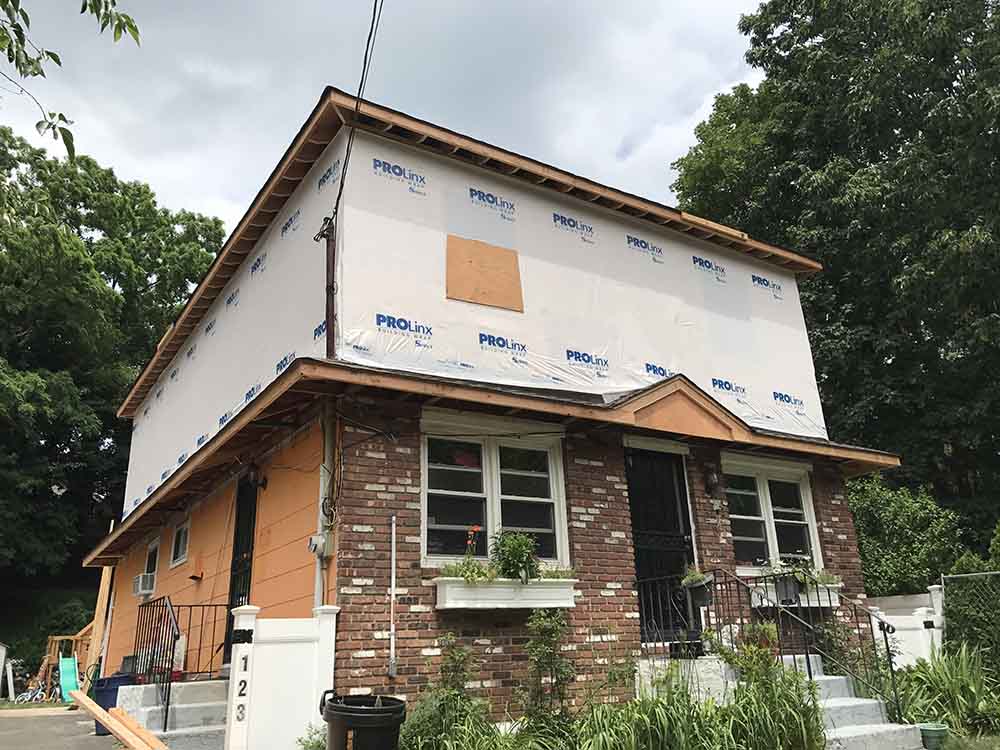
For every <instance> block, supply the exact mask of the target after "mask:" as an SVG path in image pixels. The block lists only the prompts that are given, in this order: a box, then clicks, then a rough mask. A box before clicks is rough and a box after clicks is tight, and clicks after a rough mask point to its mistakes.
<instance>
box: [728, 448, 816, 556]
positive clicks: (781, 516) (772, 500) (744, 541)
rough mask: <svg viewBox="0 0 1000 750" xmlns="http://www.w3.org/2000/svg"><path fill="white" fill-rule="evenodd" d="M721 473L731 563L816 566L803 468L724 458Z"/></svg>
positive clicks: (813, 525) (806, 475)
mask: <svg viewBox="0 0 1000 750" xmlns="http://www.w3.org/2000/svg"><path fill="white" fill-rule="evenodd" d="M723 471H724V473H725V483H726V499H727V501H728V504H729V519H730V525H731V528H732V533H733V550H734V552H735V555H736V562H737V564H739V565H747V566H763V565H767V564H769V563H773V562H777V561H779V560H781V561H785V562H789V563H795V562H809V563H811V564H813V565H814V566H816V567H822V560H821V559H820V554H819V539H818V534H817V532H816V520H815V516H814V515H813V508H812V493H811V490H810V486H809V473H808V470H807V469H805V468H793V467H791V466H790V467H788V468H785V467H782V466H780V465H779V464H777V463H776V462H762V463H760V464H758V465H754V463H753V462H751V461H750V460H747V461H746V462H742V461H741V462H738V463H736V462H732V461H730V462H727V461H725V459H724V460H723Z"/></svg>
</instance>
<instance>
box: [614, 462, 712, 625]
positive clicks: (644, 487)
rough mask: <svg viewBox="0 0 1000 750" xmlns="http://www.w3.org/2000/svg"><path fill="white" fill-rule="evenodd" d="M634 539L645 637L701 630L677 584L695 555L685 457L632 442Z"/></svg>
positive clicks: (630, 489)
mask: <svg viewBox="0 0 1000 750" xmlns="http://www.w3.org/2000/svg"><path fill="white" fill-rule="evenodd" d="M625 468H626V473H627V477H628V496H629V506H630V507H631V511H632V542H633V545H634V547H635V577H636V586H637V589H638V593H639V624H640V628H641V635H642V640H643V642H644V643H651V642H658V643H668V642H678V641H686V640H687V639H688V635H687V633H689V632H690V631H692V630H699V629H700V624H699V623H698V622H696V621H695V620H697V619H699V618H698V613H697V612H696V611H695V610H694V609H693V608H692V606H691V602H690V601H689V597H688V595H687V592H686V590H685V589H683V588H682V587H681V586H680V580H681V578H682V577H683V576H684V572H685V570H686V569H687V567H688V566H689V565H690V564H691V563H692V562H693V561H694V553H693V548H692V544H691V519H690V516H689V514H688V504H687V489H686V485H685V481H684V459H683V458H682V457H681V456H679V455H676V454H673V453H661V452H658V451H646V450H639V449H634V448H630V449H628V450H626V453H625Z"/></svg>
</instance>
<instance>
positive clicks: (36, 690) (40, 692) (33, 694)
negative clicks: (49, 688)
mask: <svg viewBox="0 0 1000 750" xmlns="http://www.w3.org/2000/svg"><path fill="white" fill-rule="evenodd" d="M47 699H48V696H47V695H46V694H45V686H44V685H42V684H38V685H36V686H35V687H33V688H31V687H29V688H28V689H27V690H25V691H24V692H23V693H21V694H20V695H18V696H17V697H15V698H14V703H15V704H20V705H23V704H25V703H41V702H43V701H45V700H47Z"/></svg>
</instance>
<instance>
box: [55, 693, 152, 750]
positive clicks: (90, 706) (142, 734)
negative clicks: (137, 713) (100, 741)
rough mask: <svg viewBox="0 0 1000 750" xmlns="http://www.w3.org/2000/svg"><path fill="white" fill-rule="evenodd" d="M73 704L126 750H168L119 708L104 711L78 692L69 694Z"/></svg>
mask: <svg viewBox="0 0 1000 750" xmlns="http://www.w3.org/2000/svg"><path fill="white" fill-rule="evenodd" d="M69 696H70V698H72V699H73V702H74V703H76V704H77V705H78V706H79V707H80V708H82V709H83V710H84V711H86V712H87V713H88V714H90V715H91V716H93V717H94V718H95V719H96V720H97V721H99V722H101V724H103V725H104V726H105V727H106V728H107V730H108V731H109V732H111V734H113V735H114V736H115V739H117V740H118V741H119V742H121V743H122V744H123V745H125V747H127V748H128V750H169V748H167V746H166V745H164V744H163V742H162V741H161V740H160V738H159V737H157V736H155V735H154V734H153V733H152V732H150V731H149V730H148V729H146V728H145V727H143V726H141V725H140V724H139V722H137V721H136V720H135V719H133V718H132V717H131V716H129V715H128V714H127V713H126V712H125V711H123V710H122V709H120V708H112V709H111V710H110V711H105V710H104V709H103V708H101V707H100V706H98V705H97V704H96V703H94V701H92V700H91V699H90V698H88V697H87V696H86V695H84V693H83V692H81V691H79V690H73V691H71V692H70V694H69Z"/></svg>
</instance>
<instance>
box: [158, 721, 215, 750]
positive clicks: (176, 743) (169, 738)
mask: <svg viewBox="0 0 1000 750" xmlns="http://www.w3.org/2000/svg"><path fill="white" fill-rule="evenodd" d="M153 734H155V735H156V736H157V737H159V738H160V739H161V740H163V743H164V744H165V745H166V746H167V747H169V748H170V750H222V746H223V744H224V742H225V739H226V728H225V726H222V725H217V726H215V725H213V726H207V727H194V728H191V729H172V730H171V731H169V732H153Z"/></svg>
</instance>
